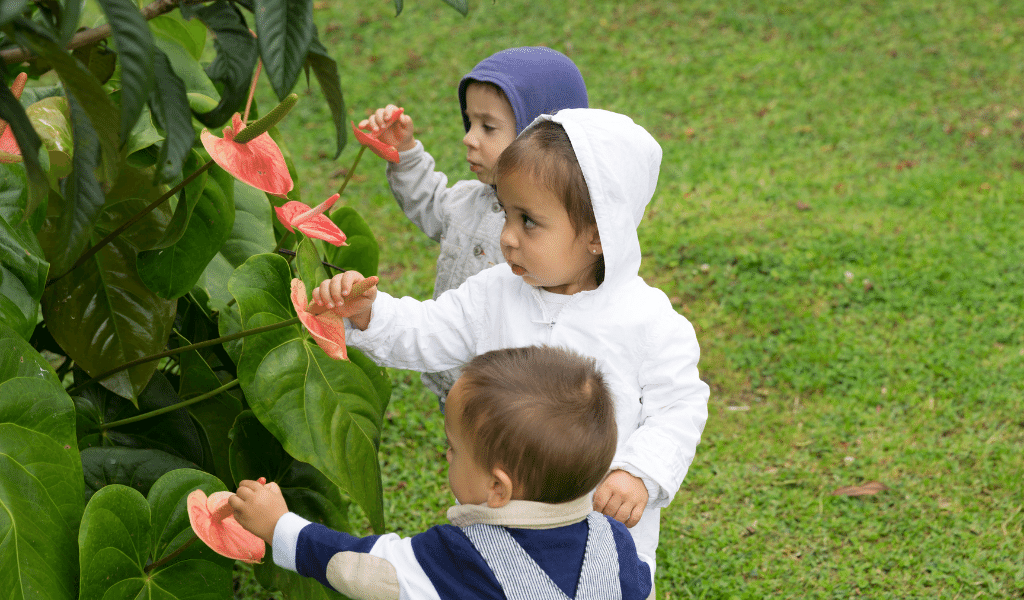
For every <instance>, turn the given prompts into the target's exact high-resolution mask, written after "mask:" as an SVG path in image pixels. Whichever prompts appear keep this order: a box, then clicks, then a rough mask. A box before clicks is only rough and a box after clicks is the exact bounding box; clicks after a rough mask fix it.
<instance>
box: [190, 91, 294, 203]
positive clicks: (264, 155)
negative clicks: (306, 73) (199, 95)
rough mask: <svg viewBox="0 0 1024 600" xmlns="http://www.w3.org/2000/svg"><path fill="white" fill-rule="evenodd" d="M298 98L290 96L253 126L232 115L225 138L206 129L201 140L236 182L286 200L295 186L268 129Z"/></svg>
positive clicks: (225, 129)
mask: <svg viewBox="0 0 1024 600" xmlns="http://www.w3.org/2000/svg"><path fill="white" fill-rule="evenodd" d="M298 98H299V97H298V95H296V94H290V95H289V96H288V97H287V98H285V99H284V100H282V101H281V103H280V104H278V105H277V106H276V107H275V108H274V110H272V111H270V112H269V113H267V114H266V115H264V116H263V117H260V119H259V120H257V121H254V122H253V123H251V124H249V125H246V124H245V123H244V122H242V117H241V115H239V114H238V113H235V114H234V115H232V116H231V125H230V126H229V127H225V128H224V137H222V138H219V137H217V136H215V135H213V134H212V133H210V132H209V130H206V129H203V131H202V133H200V134H199V139H200V140H202V142H203V147H204V148H206V151H207V152H209V153H210V158H212V159H213V160H214V162H216V163H217V164H218V165H220V167H221V168H223V169H224V170H225V171H227V172H228V173H230V174H231V175H232V176H233V177H235V179H238V180H240V181H244V182H245V183H248V184H249V185H251V186H252V187H254V188H256V189H259V190H263V191H264V192H266V193H268V194H273V195H274V196H280V197H282V198H283V197H285V195H286V194H288V192H290V191H292V188H293V187H294V185H295V184H294V182H292V176H291V174H290V173H289V172H288V166H287V165H286V164H285V162H284V155H283V154H282V153H281V148H279V147H278V145H277V143H276V142H275V141H274V140H273V138H271V137H270V134H268V133H267V130H268V129H270V128H271V127H273V126H274V125H276V124H277V123H278V122H280V121H281V119H282V118H284V116H285V115H286V114H288V111H290V110H291V109H292V107H293V106H295V103H296V101H298Z"/></svg>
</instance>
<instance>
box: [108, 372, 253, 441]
mask: <svg viewBox="0 0 1024 600" xmlns="http://www.w3.org/2000/svg"><path fill="white" fill-rule="evenodd" d="M237 385H238V380H237V379H232V380H231V381H229V382H227V383H225V384H224V385H222V386H220V387H219V388H217V389H215V390H210V391H209V392H206V393H205V394H202V395H199V396H196V397H195V398H189V399H188V400H182V401H181V402H178V403H177V404H171V405H170V406H165V407H163V408H158V409H156V410H151V411H149V412H147V413H142V414H141V415H135V416H134V417H128V418H127V419H121V420H119V421H111V422H109V423H104V424H103V425H100V431H106V430H108V429H112V428H114V427H121V426H122V425H131V424H132V423H138V422H139V421H145V420H146V419H150V418H152V417H159V416H160V415H163V414H166V413H169V412H174V411H176V410H178V409H179V408H185V407H186V406H192V405H193V404H195V403H196V402H202V401H203V400H206V399H207V398H212V397H214V396H216V395H217V394H219V393H221V392H226V391H228V390H230V389H231V388H233V387H235V386H237Z"/></svg>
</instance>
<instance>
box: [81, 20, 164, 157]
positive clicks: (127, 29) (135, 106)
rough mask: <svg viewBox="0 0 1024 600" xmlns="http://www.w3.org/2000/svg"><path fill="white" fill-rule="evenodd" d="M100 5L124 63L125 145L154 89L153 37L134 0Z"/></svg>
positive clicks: (122, 122) (123, 116)
mask: <svg viewBox="0 0 1024 600" xmlns="http://www.w3.org/2000/svg"><path fill="white" fill-rule="evenodd" d="M97 2H98V3H99V5H100V8H102V9H103V12H104V13H105V14H106V15H107V22H108V23H109V24H110V30H111V33H112V34H113V37H114V44H115V45H116V46H117V55H118V60H119V62H120V63H121V142H122V144H124V143H126V142H127V141H128V134H129V132H130V131H131V130H132V126H134V125H135V121H137V120H138V119H139V115H140V114H142V107H143V106H145V105H146V100H147V99H148V98H149V94H150V92H151V91H152V90H153V51H154V48H153V34H152V33H151V32H150V31H149V25H147V24H146V19H145V18H144V17H143V16H142V13H141V12H140V11H139V7H138V6H137V5H136V4H135V2H133V1H132V0H97ZM161 91H163V90H161Z"/></svg>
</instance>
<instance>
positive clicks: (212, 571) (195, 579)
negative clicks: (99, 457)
mask: <svg viewBox="0 0 1024 600" xmlns="http://www.w3.org/2000/svg"><path fill="white" fill-rule="evenodd" d="M204 475H206V474H205V473H202V472H201V471H191V470H179V471H172V472H171V473H168V474H167V475H165V476H164V477H162V478H160V480H159V481H157V483H156V484H155V485H154V486H153V488H152V489H151V490H150V493H149V498H148V499H147V498H144V497H143V496H142V494H140V493H139V492H137V491H136V490H133V489H132V488H129V487H125V486H121V485H111V486H107V487H105V488H103V489H101V490H100V491H98V492H97V493H96V494H95V495H94V496H93V497H92V499H90V501H89V504H88V506H86V509H85V515H84V517H83V518H82V531H81V535H80V537H79V547H80V550H81V555H82V557H83V558H82V564H81V584H80V594H79V599H80V600H91V599H97V600H100V599H102V600H120V599H125V600H128V599H135V598H139V599H141V598H151V599H157V598H159V599H162V600H184V599H186V598H187V599H190V600H193V599H195V600H198V599H209V600H215V599H218V600H219V599H223V598H228V597H230V595H231V567H230V562H226V561H225V560H224V559H222V558H220V557H217V556H216V555H213V554H212V553H211V552H209V551H208V550H207V551H205V552H204V551H203V549H202V548H201V546H202V544H195V546H197V547H198V548H197V550H195V551H193V550H192V549H191V548H189V551H187V552H185V553H183V554H181V555H180V556H178V557H175V558H173V559H171V560H169V562H167V563H166V564H163V563H158V566H156V567H149V568H150V569H151V570H148V571H147V565H148V564H149V563H151V562H154V561H159V560H160V559H161V558H163V557H165V556H167V554H169V552H165V551H164V550H167V549H168V547H169V544H168V543H167V542H168V541H170V540H168V537H169V536H170V539H171V540H174V542H173V543H174V548H178V547H181V545H182V544H183V543H184V542H183V541H181V540H182V538H185V537H187V536H191V535H192V534H191V532H190V531H187V529H185V528H187V527H188V519H187V517H185V519H184V521H183V520H182V518H181V517H182V514H183V513H184V504H185V498H186V496H187V494H188V492H190V491H192V490H193V489H196V488H197V487H198V488H203V489H205V490H206V491H207V492H208V493H209V492H212V491H220V490H221V489H222V488H219V487H218V485H217V484H218V483H219V482H218V481H217V480H216V479H212V480H211V478H210V477H209V476H207V477H203V476H204ZM176 533H177V534H178V535H174V534H176Z"/></svg>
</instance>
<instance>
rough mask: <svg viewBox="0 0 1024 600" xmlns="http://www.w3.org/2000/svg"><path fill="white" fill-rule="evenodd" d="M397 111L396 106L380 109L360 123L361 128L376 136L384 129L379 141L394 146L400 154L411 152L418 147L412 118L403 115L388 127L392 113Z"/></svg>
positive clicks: (391, 105) (378, 136) (390, 105)
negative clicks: (405, 151) (406, 151)
mask: <svg viewBox="0 0 1024 600" xmlns="http://www.w3.org/2000/svg"><path fill="white" fill-rule="evenodd" d="M396 110H398V107H397V106H395V105H394V104H388V105H387V106H385V107H384V108H378V109H377V110H376V111H374V113H373V114H372V115H370V116H368V117H366V118H365V119H363V120H362V121H360V122H359V128H360V129H364V130H366V129H369V130H370V132H371V133H373V134H374V135H377V132H378V131H381V130H382V129H383V131H382V132H381V133H380V135H377V139H378V140H380V141H382V142H384V143H385V144H390V145H392V146H394V147H395V149H396V150H398V151H399V152H402V151H404V150H411V149H412V148H413V146H415V145H416V138H415V137H413V127H412V117H410V116H409V115H407V114H403V115H402V116H400V117H398V120H397V121H395V122H394V123H392V124H391V126H390V127H386V125H387V122H388V120H389V119H391V117H392V113H393V112H394V111H396Z"/></svg>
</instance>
